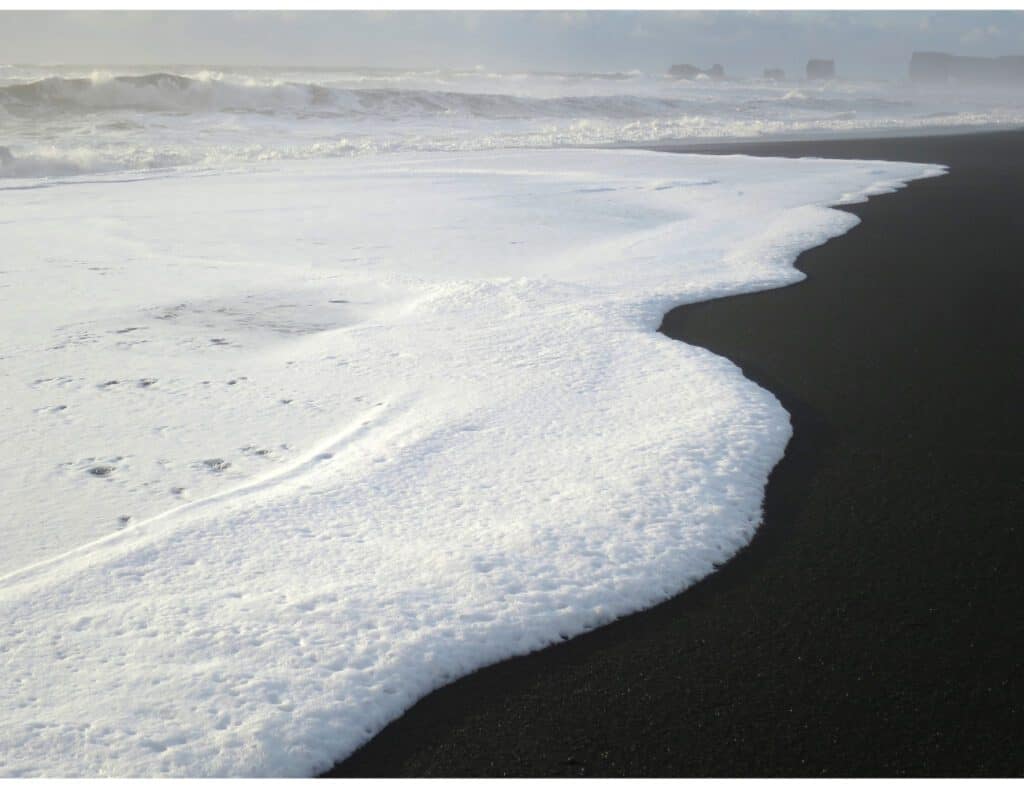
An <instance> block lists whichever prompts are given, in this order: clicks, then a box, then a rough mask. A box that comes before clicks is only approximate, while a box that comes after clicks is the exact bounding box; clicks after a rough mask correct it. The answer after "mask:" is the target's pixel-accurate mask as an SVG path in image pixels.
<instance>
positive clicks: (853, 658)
mask: <svg viewBox="0 0 1024 788" xmlns="http://www.w3.org/2000/svg"><path fill="white" fill-rule="evenodd" d="M690 150H694V149H692V148H691V149H690ZM704 150H706V151H707V152H713V153H733V152H743V153H751V154H758V155H773V156H774V155H777V156H826V157H836V158H860V159H889V160H902V161H921V162H934V163H942V164H948V165H949V166H950V168H951V170H950V173H949V174H948V175H946V176H944V177H941V178H933V179H929V180H925V181H918V182H916V183H913V184H912V185H910V186H909V187H908V188H907V189H905V190H903V191H901V192H899V193H896V194H892V195H884V196H880V197H876V198H872V199H871V201H870V202H868V203H866V204H862V205H856V206H849V207H847V208H845V209H844V210H849V211H850V212H852V213H854V214H856V215H857V216H859V217H860V218H861V219H862V220H863V221H862V223H861V224H860V225H859V226H858V227H857V228H855V229H854V230H852V231H851V232H850V233H848V234H847V235H845V236H843V237H841V238H837V239H834V240H832V241H830V242H829V243H828V244H826V245H824V246H822V247H819V248H817V249H814V250H811V251H809V252H806V253H805V254H803V255H802V256H801V258H800V260H799V266H800V268H801V269H803V270H804V271H806V272H807V273H808V274H809V278H808V279H807V281H805V282H803V283H801V284H798V285H796V286H793V287H789V288H785V289H782V290H775V291H770V292H764V293H758V294H754V295H749V296H741V297H736V298H729V299H722V300H719V301H714V302H708V303H704V304H698V305H694V306H687V307H685V308H680V309H676V310H674V311H672V312H670V313H669V314H668V315H667V316H666V317H665V320H664V324H663V326H662V331H663V332H664V333H666V334H667V335H668V336H671V337H675V338H678V339H681V340H683V341H686V342H689V343H693V344H697V345H702V346H704V347H707V348H710V349H711V350H713V351H714V352H715V353H718V354H721V355H724V356H726V357H728V358H730V359H732V360H733V361H735V362H736V363H737V364H739V365H740V366H741V367H742V368H743V370H744V372H745V374H746V375H747V376H748V377H750V378H751V379H753V380H754V381H756V382H757V383H759V384H760V385H762V386H764V387H766V388H768V389H769V390H771V391H772V392H774V393H775V394H776V395H777V396H778V397H779V398H780V400H781V401H782V403H783V405H784V406H785V407H786V409H787V410H788V411H789V412H790V414H791V415H792V419H793V426H794V431H795V436H794V438H793V440H792V442H791V443H790V445H789V447H788V449H787V452H786V457H785V459H784V460H783V461H782V462H781V463H780V464H779V465H778V467H777V468H776V469H775V471H774V472H773V474H772V476H771V479H770V482H769V485H768V490H767V498H766V504H765V521H764V524H763V526H762V528H761V529H760V531H759V532H758V534H757V536H756V537H755V539H754V541H753V542H752V543H751V545H750V546H749V547H747V548H746V549H745V550H743V551H742V552H741V553H740V555H738V556H737V557H736V558H735V559H734V560H732V561H731V562H729V563H728V564H726V565H725V566H724V567H723V568H722V569H721V570H720V571H719V572H717V573H715V574H714V575H712V576H711V577H709V578H706V579H705V580H704V581H702V582H701V583H699V584H698V585H696V586H694V587H693V588H691V589H689V590H687V591H686V592H684V593H683V594H681V595H679V596H678V597H676V598H674V599H672V600H670V601H668V602H666V603H664V604H662V605H660V606H658V607H656V608H654V609H652V610H649V611H646V612H643V613H639V614H637V615H633V616H630V617H628V618H626V619H623V620H620V621H617V622H615V623H613V624H611V625H609V626H607V627H604V628H602V629H600V630H598V631H595V632H593V633H590V634H587V635H584V636H582V637H579V638H577V639H575V640H572V641H569V642H567V643H565V644H562V645H559V646H555V647H552V648H549V649H547V650H545V651H542V652H538V653H536V654H532V655H529V656H526V657H522V658H519V659H515V660H511V661H508V662H505V663H502V664H499V665H495V666H493V667H490V668H487V669H485V670H482V671H479V672H478V673H475V674H473V675H471V676H468V677H466V678H464V679H461V680H460V681H457V682H456V683H454V684H452V685H450V686H448V687H446V688H444V689H442V690H440V691H438V692H436V693H434V694H432V695H431V696H429V697H427V698H425V699H424V700H423V701H421V702H420V703H419V704H417V705H416V706H415V707H414V708H413V709H411V710H410V711H409V712H408V713H407V714H406V715H405V716H404V717H403V718H401V719H399V720H397V721H396V722H394V723H393V724H392V725H390V726H389V727H388V728H387V729H386V730H385V731H383V732H382V733H381V734H380V735H379V736H378V737H377V738H376V739H374V740H373V741H372V742H370V743H369V744H368V745H367V746H366V747H364V748H363V749H362V750H360V751H359V752H357V753H356V754H355V755H353V756H352V757H351V758H349V759H348V760H347V761H345V762H344V763H342V764H340V765H339V766H337V767H336V768H335V769H334V770H333V771H332V772H331V773H330V776H378V775H380V776H441V775H478V776H497V775H521V776H529V775H537V776H543V775H588V776H598V775H629V776H645V775H646V776H693V777H697V776H775V775H780V776H781V775H791V776H801V775H806V776H812V775H829V776H895V775H920V776H925V775H930V776H960V775H963V776H966V775H979V776H982V775H992V776H995V775H1005V776H1020V775H1024V742H1022V737H1021V735H1020V731H1021V730H1024V671H1022V662H1024V658H1022V654H1024V581H1022V577H1021V573H1022V570H1024V514H1022V512H1024V413H1022V411H1021V404H1022V401H1024V205H1022V196H1024V132H1010V133H994V134H977V135H964V136H951V137H927V138H901V139H889V140H885V139H878V140H863V141H825V142H786V143H759V144H755V143H751V144H743V145H731V146H714V147H708V148H706V149H704Z"/></svg>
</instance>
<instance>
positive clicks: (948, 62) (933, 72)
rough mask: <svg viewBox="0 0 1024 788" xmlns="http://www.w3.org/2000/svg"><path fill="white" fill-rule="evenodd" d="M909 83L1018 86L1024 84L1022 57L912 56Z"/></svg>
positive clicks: (917, 54)
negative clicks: (1023, 82)
mask: <svg viewBox="0 0 1024 788" xmlns="http://www.w3.org/2000/svg"><path fill="white" fill-rule="evenodd" d="M910 79H911V81H913V82H925V83H929V82H930V83H938V84H944V83H947V82H958V83H962V84H968V85H1011V84H1016V85H1019V84H1021V82H1022V81H1024V55H1005V56H1003V57H961V56H960V55H951V54H949V53H947V52H915V53H914V54H913V55H912V56H911V58H910Z"/></svg>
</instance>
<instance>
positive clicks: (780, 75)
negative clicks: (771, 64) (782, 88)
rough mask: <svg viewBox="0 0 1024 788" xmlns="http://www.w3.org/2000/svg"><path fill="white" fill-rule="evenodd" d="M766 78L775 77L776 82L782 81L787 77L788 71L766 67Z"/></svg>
mask: <svg viewBox="0 0 1024 788" xmlns="http://www.w3.org/2000/svg"><path fill="white" fill-rule="evenodd" d="M764 78H765V79H773V80H775V81H776V82H782V80H784V79H785V78H786V72H785V71H783V70H782V69H781V68H766V69H765V70H764Z"/></svg>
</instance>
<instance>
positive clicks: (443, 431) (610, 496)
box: [0, 151, 941, 776]
mask: <svg viewBox="0 0 1024 788" xmlns="http://www.w3.org/2000/svg"><path fill="white" fill-rule="evenodd" d="M940 171H941V170H940V169H939V168H935V167H929V166H924V165H917V164H895V163H880V162H852V161H821V160H796V161H793V160H770V159H751V158H746V157H697V156H679V155H669V154H654V153H645V152H635V151H634V152H628V151H619V152H613V151H546V152H494V153H476V154H465V155H453V154H433V155H429V156H427V155H424V156H415V155H410V154H394V155H391V156H381V157H371V158H369V159H358V160H338V161H332V162H278V163H274V164H270V165H263V166H261V167H259V168H255V169H253V170H252V171H250V172H242V173H235V174H230V173H224V174H218V175H207V176H199V175H194V174H193V175H186V174H181V173H170V174H167V175H166V176H165V177H154V176H152V175H150V176H147V177H140V176H137V175H136V176H130V177H126V176H118V177H112V176H108V177H94V178H92V179H91V180H88V181H86V180H83V179H74V178H72V179H69V180H68V181H67V182H65V183H54V182H52V181H45V180H42V181H33V182H26V183H19V184H16V186H17V188H13V189H12V188H10V187H8V188H6V189H0V215H2V217H3V220H2V222H0V240H2V244H3V248H4V252H5V254H4V259H3V261H2V263H0V302H2V303H0V377H2V379H3V380H4V389H5V393H4V397H3V398H2V401H0V409H2V410H0V439H2V444H3V447H4V451H3V452H0V475H2V477H3V479H4V481H5V483H4V485H3V487H2V491H0V505H2V508H3V511H4V513H5V519H4V525H3V545H4V549H3V551H2V552H0V575H2V577H0V661H2V665H3V670H2V671H0V698H3V713H2V722H3V724H2V725H0V775H4V776H18V775H41V774H49V775H164V774H172V775H192V776H195V775H228V774H233V775H243V774H251V775H268V774H276V775H301V774H311V773H313V772H315V771H317V770H319V769H322V768H324V767H327V766H328V765H330V764H331V762H332V761H334V760H335V759H338V758H341V757H344V756H345V755H347V754H348V753H350V752H351V751H352V750H353V749H354V748H355V747H357V746H358V745H359V744H361V743H362V742H364V741H366V740H367V739H368V738H369V737H370V736H372V735H373V734H374V733H375V732H376V731H378V730H379V729H380V728H381V727H382V726H383V725H385V724H386V723H387V722H388V721H389V720H391V719H393V718H394V717H396V716H397V715H399V714H400V713H401V712H402V711H403V710H404V709H406V708H407V707H408V706H409V705H410V704H412V703H413V702H414V701H415V700H416V699H417V698H419V697H421V696H422V695H424V694H425V693H427V692H429V691H430V690H431V689H433V688H435V687H437V686H439V685H441V684H443V683H445V682H447V681H449V680H451V679H452V678H454V677H456V676H459V675H462V674H465V673H466V672H468V671H471V670H473V669H474V668H477V667H479V666H482V665H484V664H487V663H489V662H493V661H495V660H499V659H502V658H505V657H508V656H511V655H513V654H520V653H523V652H526V651H529V650H532V649H536V648H540V647H542V646H544V645H545V644H548V643H551V642H554V641H558V640H559V639H561V638H565V637H571V636H573V635H576V634H578V633H580V632H583V631H584V630H586V629H589V628H591V627H595V626H597V625H600V624H602V623H604V622H607V621H609V620H611V619H612V618H614V617H616V616H619V615H622V614H625V613H628V612H631V611H634V610H637V609H640V608H644V607H646V606H649V605H651V604H653V603H656V602H658V601H659V600H661V599H664V598H665V597H667V596H669V595H672V594H675V593H677V592H679V591H680V590H682V589H683V588H685V587H687V586H688V585H690V584H691V583H693V582H694V581H696V580H697V579H699V578H701V577H703V576H705V575H706V574H708V573H709V572H711V571H712V570H713V569H714V567H715V566H716V565H718V564H720V563H722V562H723V561H725V560H727V559H728V558H729V557H730V556H731V555H732V554H733V553H734V552H735V551H736V550H737V549H739V548H740V547H741V546H742V545H744V544H745V543H746V542H747V541H748V540H749V539H750V537H751V535H752V534H753V532H754V530H755V528H756V526H757V523H758V520H759V517H760V506H761V499H762V491H763V487H764V484H765V481H766V479H767V476H768V473H769V471H770V470H771V468H772V467H773V465H774V464H775V463H776V462H777V461H778V459H779V458H780V457H781V456H782V453H783V450H784V447H785V445H786V442H787V440H788V438H789V435H790V427H789V421H788V417H787V414H786V413H785V411H784V410H783V409H782V407H781V406H780V405H779V403H778V402H777V401H776V399H775V398H774V397H773V396H772V395H771V394H770V393H769V392H766V391H764V390H762V389H760V388H758V387H757V386H755V385H753V384H752V383H750V382H749V381H747V380H746V379H744V378H743V376H742V375H741V374H740V372H739V370H738V369H737V368H736V367H735V366H734V365H733V364H731V363H730V362H729V361H727V360H725V359H722V358H718V357H716V356H714V355H712V354H711V353H709V352H706V351H704V350H702V349H700V348H696V347H690V346H687V345H685V344H683V343H680V342H673V341H671V340H668V339H666V338H665V337H662V336H660V335H658V334H657V333H655V329H656V328H657V326H658V324H659V321H660V319H661V316H662V314H663V313H664V312H665V311H666V310H667V309H668V308H669V307H671V306H673V305H675V304H679V303H687V302H692V301H697V300H702V299H707V298H711V297H715V296H720V295H724V294H727V293H736V292H742V291H751V290H757V289H763V288H768V287H775V286H780V285H783V284H787V283H790V282H794V281H796V280H797V279H799V278H800V275H799V274H798V272H797V271H796V270H795V269H794V268H793V267H792V265H791V264H792V262H793V260H794V258H795V257H796V255H797V254H798V253H799V252H800V251H801V250H803V249H806V248H808V247H811V246H814V245H816V244H819V243H821V242H823V241H825V240H826V239H827V238H829V237H832V236H835V235H837V234H840V233H843V232H845V231H846V230H848V229H849V228H850V227H851V226H852V225H853V224H854V223H855V219H854V218H853V217H852V216H851V215H849V214H847V213H843V212H840V211H836V210H832V209H829V208H827V207H826V206H828V205H832V204H836V203H840V202H846V201H851V200H857V199H862V198H863V197H864V196H865V195H868V194H873V193H877V192H882V191H886V190H889V189H892V188H895V187H897V186H898V185H900V184H901V183H904V182H906V181H908V180H911V179H914V178H920V177H925V176H928V175H934V174H938V173H939V172H940ZM26 186H27V187H30V188H22V187H26ZM123 516H125V517H130V519H127V520H123V519H122V517H123Z"/></svg>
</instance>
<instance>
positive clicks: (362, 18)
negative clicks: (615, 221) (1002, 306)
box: [0, 11, 1024, 78]
mask: <svg viewBox="0 0 1024 788" xmlns="http://www.w3.org/2000/svg"><path fill="white" fill-rule="evenodd" d="M921 49H931V50H942V51H948V52H954V53H959V54H984V55H993V54H1017V53H1024V13H1022V12H1015V11H990V12H973V11H963V12H958V11H936V12H931V11H905V12H875V11H852V12H846V11H835V12H812V11H756V12H748V11H678V12H671V11H650V12H625V11H623V12H618V11H598V12H583V11H570V12H555V11H537V12H498V11H484V12H468V11H455V12H427V11H395V12H362V11H312V12H274V11H257V12H237V11H224V12H219V11H205V12H204V11H181V12H160V11H109V12H96V11H49V12H17V11H0V60H2V61H6V62H10V63H56V62H62V63H89V64H146V63H154V64H157V63H160V64H170V63H178V64H209V65H264V64H265V65H284V64H290V65H309V66H314V65H315V66H326V65H345V66H396V67H421V66H441V67H456V68H464V67H473V66H477V65H482V66H485V67H488V68H496V69H535V70H537V69H549V70H559V71H566V70H568V71H573V70H581V71H622V70H629V69H641V70H645V71H656V72H660V71H662V70H664V69H665V68H667V67H668V66H669V65H670V64H672V63H678V62H689V63H694V64H696V65H699V66H704V67H707V66H709V65H711V64H712V63H722V64H723V65H724V66H725V69H726V71H727V72H728V73H732V74H736V75H741V76H742V75H754V74H760V72H761V70H762V69H763V68H764V67H766V66H781V67H783V68H786V69H787V70H789V71H791V72H797V71H801V72H802V69H803V66H804V63H805V62H806V60H807V59H808V58H809V57H832V58H835V60H836V61H837V68H838V70H839V73H840V74H841V75H846V76H864V77H870V76H877V77H883V78H884V77H902V76H904V75H905V74H906V66H907V61H908V59H909V56H910V53H911V52H912V51H913V50H921Z"/></svg>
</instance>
